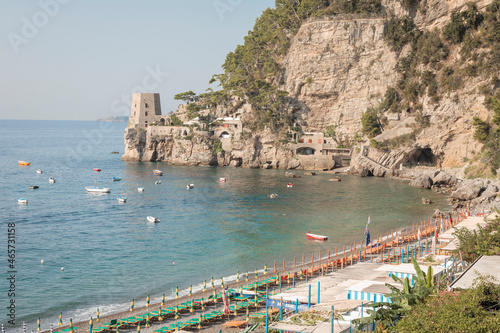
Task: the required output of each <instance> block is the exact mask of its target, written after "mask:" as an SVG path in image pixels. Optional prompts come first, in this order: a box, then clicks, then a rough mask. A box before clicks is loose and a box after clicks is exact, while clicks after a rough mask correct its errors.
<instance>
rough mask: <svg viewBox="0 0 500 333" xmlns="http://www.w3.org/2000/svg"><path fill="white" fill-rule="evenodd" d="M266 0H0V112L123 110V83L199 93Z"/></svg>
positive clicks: (269, 2) (127, 87)
mask: <svg viewBox="0 0 500 333" xmlns="http://www.w3.org/2000/svg"><path fill="white" fill-rule="evenodd" d="M273 6H274V0H154V1H153V0H150V1H132V0H107V1H102V0H100V1H97V0H37V1H34V0H23V1H19V0H0V22H1V24H0V119H64V120H95V119H97V118H101V117H104V116H110V115H111V116H115V115H126V116H128V115H129V113H130V108H129V103H130V101H131V99H132V93H133V92H140V91H141V90H142V91H146V92H159V93H160V96H161V102H162V111H163V113H164V114H165V113H167V112H168V111H170V110H175V109H176V107H177V105H178V104H179V102H178V101H175V100H174V99H173V96H174V95H175V94H177V93H179V92H183V91H187V90H193V91H194V92H196V93H201V92H204V91H205V89H206V88H208V80H209V79H210V78H211V76H212V74H217V73H221V72H222V68H221V65H222V64H223V62H224V60H225V57H226V54H227V53H228V52H229V51H233V50H234V49H235V47H236V45H238V44H242V43H243V37H244V36H246V35H247V33H248V31H249V30H251V29H252V28H253V25H254V23H255V19H256V18H257V17H258V16H260V14H261V13H262V11H263V10H265V9H266V8H268V7H273Z"/></svg>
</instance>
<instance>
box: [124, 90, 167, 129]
mask: <svg viewBox="0 0 500 333" xmlns="http://www.w3.org/2000/svg"><path fill="white" fill-rule="evenodd" d="M159 116H161V106H160V94H158V93H135V94H134V95H133V97H132V111H131V112H130V118H129V124H130V125H138V126H139V127H140V128H146V127H148V125H149V124H151V123H154V122H157V121H158V120H159V118H160V117H159Z"/></svg>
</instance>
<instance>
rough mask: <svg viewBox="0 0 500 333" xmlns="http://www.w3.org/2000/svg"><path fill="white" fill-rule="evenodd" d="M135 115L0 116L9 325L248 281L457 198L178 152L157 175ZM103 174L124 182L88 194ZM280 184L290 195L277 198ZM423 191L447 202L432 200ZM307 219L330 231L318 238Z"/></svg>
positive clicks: (106, 183)
mask: <svg viewBox="0 0 500 333" xmlns="http://www.w3.org/2000/svg"><path fill="white" fill-rule="evenodd" d="M125 127H126V123H122V122H95V121H37V120H0V142H1V144H0V174H1V191H0V223H1V231H0V237H1V238H0V239H1V242H0V246H1V249H0V253H1V254H0V257H1V260H0V272H1V277H2V278H1V279H0V309H2V310H0V323H3V324H4V327H5V329H6V331H7V332H21V331H22V323H23V322H25V323H26V326H27V330H28V331H31V330H36V321H37V318H38V317H40V320H41V328H42V330H43V329H49V328H50V325H51V324H52V325H54V327H57V322H58V316H59V313H60V312H62V316H63V322H64V323H65V324H68V323H69V319H70V318H71V319H72V320H73V322H77V321H82V320H88V319H90V317H91V316H93V317H94V318H95V315H96V310H97V309H99V310H100V314H101V315H106V314H111V313H113V312H119V311H124V310H127V309H128V308H129V306H130V301H131V300H132V299H135V306H136V307H139V306H141V305H145V302H146V297H147V295H150V297H151V301H152V302H158V301H160V300H161V297H162V294H165V296H166V297H167V298H172V297H173V292H172V291H173V290H175V288H176V287H179V290H181V293H180V294H181V295H182V294H186V293H187V290H188V288H189V286H190V285H192V286H193V290H195V291H196V290H199V289H201V288H202V283H203V281H205V280H206V281H207V283H208V284H209V283H210V279H211V278H212V277H214V279H215V281H216V282H217V284H220V278H221V277H223V278H224V281H231V280H235V277H236V274H237V272H239V273H240V274H242V275H243V274H245V273H246V272H250V275H252V274H254V273H253V272H255V269H258V270H259V271H260V272H262V271H263V269H264V266H265V265H267V266H268V268H269V269H271V267H273V263H274V262H275V261H276V262H277V265H278V267H281V266H282V262H283V260H285V261H286V262H287V264H288V265H289V264H290V263H291V262H293V258H294V257H297V260H298V261H301V258H302V255H305V257H306V258H307V260H308V261H309V260H310V258H311V255H312V253H315V256H317V254H318V251H321V253H322V254H323V255H326V253H327V251H328V250H331V251H332V252H334V251H335V248H339V249H340V248H342V246H343V245H346V244H347V245H349V244H350V243H351V242H358V244H359V242H361V241H363V239H364V232H365V227H366V224H367V221H368V218H369V217H370V221H371V223H370V225H369V229H370V232H371V235H372V238H373V237H375V235H377V234H384V235H385V233H386V232H387V231H390V230H392V229H396V228H400V227H404V226H406V225H411V224H412V223H415V222H419V221H421V220H423V219H427V218H428V217H429V216H430V215H432V213H433V211H434V210H435V209H437V208H439V209H442V210H448V209H449V206H448V204H447V201H446V197H445V196H444V195H441V194H437V193H434V192H432V191H429V190H422V189H415V188H412V187H410V186H408V184H407V183H405V182H403V181H397V180H390V179H383V178H375V177H368V178H360V177H357V176H341V178H342V181H341V182H330V181H328V180H329V178H331V177H332V175H331V174H326V173H321V172H319V173H318V174H317V175H316V176H306V175H304V174H303V173H304V172H303V171H299V170H296V171H294V172H295V173H296V174H297V175H300V178H295V179H291V178H285V170H273V169H271V170H260V169H246V168H230V167H191V166H174V165H169V164H167V163H158V168H159V169H161V170H163V172H164V173H163V176H161V177H158V176H154V175H153V173H152V170H153V169H155V168H156V167H157V163H153V162H124V161H122V160H121V155H122V154H123V151H124V137H123V133H124V129H125ZM112 152H119V154H112ZM18 160H26V161H29V162H31V165H30V166H25V167H20V166H18ZM93 168H102V171H101V172H94V171H93V170H92V169H93ZM36 169H41V170H42V171H43V173H42V174H37V173H36ZM51 176H52V177H53V178H55V179H56V183H54V184H51V183H49V178H50V177H51ZM112 177H121V178H122V180H121V181H113V180H112ZM221 177H225V178H226V179H227V181H226V182H224V183H221V182H219V178H221ZM157 180H161V184H155V182H156V181H157ZM289 182H292V183H293V187H287V183H289ZM94 184H97V186H101V187H110V188H111V193H109V194H91V193H87V192H86V191H85V187H86V186H93V185H94ZM188 184H194V188H192V189H187V185H188ZM33 185H37V186H39V188H38V189H34V190H31V189H30V186H33ZM138 187H144V192H138V190H137V188H138ZM273 193H275V194H277V195H278V197H277V198H274V199H270V198H268V195H270V194H273ZM120 196H126V197H127V202H126V203H124V204H121V203H119V202H118V200H117V198H118V197H120ZM424 196H425V197H428V198H430V199H431V200H432V201H433V202H434V204H432V205H423V204H422V203H421V199H422V197H424ZM17 198H26V199H28V202H29V203H28V204H27V205H22V204H18V202H17ZM147 216H154V217H156V218H158V219H160V223H148V222H147V220H146V217H147ZM12 229H13V230H12ZM308 231H310V232H312V233H316V234H321V235H327V236H328V237H329V238H328V240H327V241H326V242H318V241H311V240H307V239H306V237H305V233H306V232H308ZM9 240H10V242H9ZM12 240H14V242H13V241H12ZM9 245H10V246H9ZM11 250H14V252H13V251H11ZM9 251H10V252H9ZM42 260H43V264H42V263H41V261H42ZM62 268H64V270H62ZM12 304H14V305H15V309H14V311H12ZM9 307H10V308H9ZM12 313H14V319H13V318H12ZM9 315H10V316H9ZM12 320H14V321H12ZM9 321H11V322H10V323H9ZM12 323H14V324H15V325H12Z"/></svg>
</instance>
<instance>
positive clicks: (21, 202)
mask: <svg viewBox="0 0 500 333" xmlns="http://www.w3.org/2000/svg"><path fill="white" fill-rule="evenodd" d="M17 203H18V204H26V205H27V204H28V199H25V198H17Z"/></svg>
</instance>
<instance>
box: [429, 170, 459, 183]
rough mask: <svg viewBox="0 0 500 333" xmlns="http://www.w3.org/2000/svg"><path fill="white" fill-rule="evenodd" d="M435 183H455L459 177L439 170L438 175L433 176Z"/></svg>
mask: <svg viewBox="0 0 500 333" xmlns="http://www.w3.org/2000/svg"><path fill="white" fill-rule="evenodd" d="M432 182H433V183H434V184H439V185H455V184H456V183H457V178H456V177H455V176H454V175H452V174H449V173H447V172H444V171H439V172H438V174H437V175H436V176H434V177H433V178H432Z"/></svg>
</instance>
